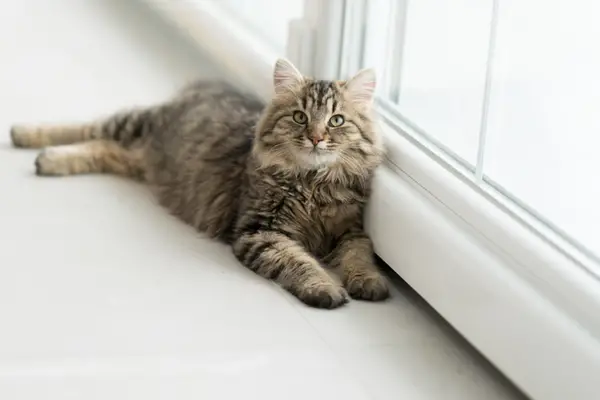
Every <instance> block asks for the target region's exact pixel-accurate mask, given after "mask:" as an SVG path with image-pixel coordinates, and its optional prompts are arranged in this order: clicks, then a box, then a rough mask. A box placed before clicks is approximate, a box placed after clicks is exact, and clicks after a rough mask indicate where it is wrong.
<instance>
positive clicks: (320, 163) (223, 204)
mask: <svg viewBox="0 0 600 400" xmlns="http://www.w3.org/2000/svg"><path fill="white" fill-rule="evenodd" d="M273 82H274V95H273V98H272V100H271V101H270V102H269V103H268V104H264V103H263V102H262V101H260V100H259V99H258V98H255V97H253V96H252V95H249V94H247V93H244V92H242V91H240V90H238V89H236V88H235V87H233V86H232V85H230V84H227V83H225V82H217V81H206V82H196V83H193V84H192V85H189V86H188V87H186V88H184V89H183V90H181V91H180V92H179V93H178V94H177V95H176V96H174V97H173V98H172V99H171V100H169V101H166V102H164V103H162V104H158V105H155V106H151V107H147V108H141V109H134V110H130V111H123V112H120V113H117V114H115V115H113V116H110V117H108V118H106V119H103V120H99V121H98V122H94V123H86V124H69V125H61V124H57V125H48V126H44V125H41V126H35V125H31V126H28V125H17V126H13V127H12V128H11V132H10V133H11V139H12V143H13V145H14V146H16V147H23V148H44V149H43V150H42V151H41V152H40V153H39V155H38V156H37V158H36V160H35V168H36V173H37V174H38V175H41V176H63V175H72V174H84V173H112V174H118V175H122V176H126V177H130V178H134V179H138V180H141V181H144V182H146V183H148V185H149V186H150V187H151V188H152V190H153V191H154V192H155V193H156V195H157V197H158V200H159V202H160V203H161V204H162V205H163V206H165V207H166V208H167V209H169V210H170V211H171V212H172V213H173V214H174V215H176V216H178V217H179V218H181V219H182V220H183V221H185V222H186V223H188V224H190V225H192V226H193V227H195V228H196V229H198V230H199V231H202V232H205V233H206V234H207V235H208V236H210V237H212V238H216V239H219V240H221V241H224V242H226V243H228V244H230V245H231V247H232V249H233V253H234V254H235V256H236V257H237V259H239V261H240V262H241V263H242V264H243V265H245V266H246V267H247V268H249V269H251V270H252V271H254V272H256V273H257V274H259V275H261V276H263V277H265V278H267V279H272V280H273V281H275V282H277V283H278V284H279V285H281V286H282V287H283V288H285V289H286V290H288V291H289V292H290V293H292V294H293V295H295V296H296V297H298V298H299V299H300V300H301V301H303V302H304V303H306V304H307V305H309V306H314V307H319V308H329V309H331V308H336V307H339V306H342V305H343V304H345V303H347V302H348V301H349V298H350V297H352V298H355V299H363V300H372V301H379V300H384V299H385V298H387V297H388V295H389V289H388V283H387V280H386V279H385V278H384V277H383V276H382V274H381V273H380V271H379V270H378V268H377V266H376V264H375V261H374V254H373V245H372V243H371V240H370V238H369V237H368V235H367V234H366V233H365V231H364V229H363V213H364V208H365V204H366V203H367V200H368V198H369V195H370V191H371V181H372V178H373V174H374V171H375V169H376V168H377V166H378V165H379V164H380V163H381V160H382V157H383V149H382V144H381V138H380V137H379V134H378V132H377V129H376V125H375V122H374V120H373V116H372V103H373V95H374V89H375V73H374V71H373V70H371V69H365V70H362V71H360V72H359V73H357V74H356V75H355V76H354V77H352V78H351V79H349V80H347V81H324V80H315V79H312V78H309V77H305V76H303V75H302V74H301V73H300V72H298V70H297V69H296V68H295V67H294V65H293V64H292V63H290V62H289V61H287V60H285V59H280V60H277V62H276V64H275V68H274V74H273ZM329 272H331V274H330V273H329Z"/></svg>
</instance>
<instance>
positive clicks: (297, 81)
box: [273, 58, 304, 94]
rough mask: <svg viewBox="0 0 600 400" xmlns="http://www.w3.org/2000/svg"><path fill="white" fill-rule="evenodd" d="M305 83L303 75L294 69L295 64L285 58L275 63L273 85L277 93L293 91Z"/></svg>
mask: <svg viewBox="0 0 600 400" xmlns="http://www.w3.org/2000/svg"><path fill="white" fill-rule="evenodd" d="M303 82H304V77H303V76H302V74H301V73H300V72H299V71H298V70H297V69H296V67H294V64H292V63H291V62H289V61H288V60H286V59H284V58H280V59H278V60H277V62H276V63H275V70H274V71H273V84H274V85H275V93H277V94H281V93H285V92H286V91H289V90H293V89H294V88H296V87H298V86H299V85H301V84H302V83H303Z"/></svg>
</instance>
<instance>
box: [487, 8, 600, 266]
mask: <svg viewBox="0 0 600 400" xmlns="http://www.w3.org/2000/svg"><path fill="white" fill-rule="evenodd" d="M498 17H499V19H498V31H497V45H496V51H495V63H494V79H493V83H492V92H491V99H490V114H489V127H488V136H487V146H486V153H485V164H484V172H485V174H486V175H487V176H489V177H490V179H492V180H493V181H495V182H498V184H500V185H501V186H503V187H504V188H505V189H506V190H507V191H508V192H509V193H510V194H511V195H514V196H515V197H517V198H519V199H521V200H522V201H523V202H525V203H526V204H528V205H529V206H531V207H532V208H533V209H535V210H536V212H539V213H540V214H541V215H542V216H544V217H546V218H548V219H549V220H550V221H551V222H553V223H554V224H556V225H557V226H558V227H559V228H561V229H563V230H564V231H566V232H567V233H568V234H570V235H572V236H573V237H574V238H575V239H576V240H578V241H579V242H581V243H582V244H584V245H586V246H587V247H588V248H591V249H593V250H594V251H595V252H596V254H600V237H599V234H598V232H599V227H600V179H598V176H599V175H600V155H599V154H598V151H599V150H598V149H599V148H600V117H599V116H600V112H599V110H600V79H599V78H598V74H599V71H600V47H598V39H599V38H600V24H599V23H598V21H600V3H598V2H597V1H596V0H574V1H570V2H559V1H556V2H555V1H547V0H502V1H500V3H499V13H498Z"/></svg>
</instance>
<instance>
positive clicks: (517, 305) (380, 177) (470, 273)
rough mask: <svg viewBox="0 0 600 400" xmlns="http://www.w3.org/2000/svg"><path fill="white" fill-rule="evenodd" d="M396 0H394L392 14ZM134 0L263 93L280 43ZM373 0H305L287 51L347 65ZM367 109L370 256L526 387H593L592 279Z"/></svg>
mask: <svg viewBox="0 0 600 400" xmlns="http://www.w3.org/2000/svg"><path fill="white" fill-rule="evenodd" d="M249 1H251V0H249ZM381 1H386V0H381ZM407 1H408V0H396V3H397V4H396V6H397V7H398V8H397V12H396V14H394V15H396V16H397V18H399V20H401V17H402V15H401V13H402V7H403V5H405V4H406V2H407ZM144 2H145V3H148V4H149V5H151V6H152V7H153V8H154V9H155V10H157V11H158V12H159V13H160V14H161V15H163V16H165V17H166V18H167V19H168V20H169V21H171V22H173V23H174V24H175V25H176V26H178V27H179V28H180V29H181V30H182V32H185V33H186V34H187V35H189V37H190V38H191V39H192V40H194V41H195V42H196V43H197V44H198V45H199V47H200V48H201V49H202V50H203V51H205V52H206V54H207V55H208V56H210V57H211V58H213V59H214V60H215V61H216V62H218V63H219V64H221V65H222V66H223V67H224V71H226V72H227V74H228V75H229V76H231V77H235V78H236V79H238V81H239V82H240V83H241V84H243V85H245V86H246V87H248V88H250V89H253V90H255V92H256V93H258V94H259V95H261V96H264V98H265V99H268V98H270V96H271V90H272V89H271V82H272V79H271V74H272V67H273V64H274V61H275V59H276V58H277V57H278V56H281V55H280V54H276V53H275V52H273V50H272V49H269V48H268V47H266V46H265V45H264V43H262V42H261V41H260V40H257V38H256V35H253V34H252V32H248V31H247V30H246V29H245V27H244V26H240V24H236V23H235V22H233V21H231V19H230V17H229V16H228V15H227V13H224V12H223V10H222V9H221V8H220V6H219V4H218V1H206V0H204V1H190V0H180V1H176V0H173V1H159V0H144ZM377 3H378V0H369V1H368V2H367V1H366V0H328V1H319V0H306V1H305V7H306V8H305V17H304V18H303V19H301V20H297V21H292V22H291V23H290V40H289V45H288V49H287V51H288V56H289V58H290V59H291V60H292V61H293V62H295V63H296V64H297V65H299V66H300V68H301V69H302V70H303V72H305V73H307V74H314V75H315V76H318V77H321V78H333V77H343V76H347V75H348V74H350V73H352V72H354V71H355V70H356V69H357V68H358V67H359V66H360V60H359V59H358V58H357V57H356V56H351V55H350V56H349V54H351V52H348V51H346V50H347V46H350V45H351V43H352V41H353V40H354V41H355V40H361V38H360V37H357V36H356V35H360V32H361V30H360V29H358V26H359V25H360V24H364V23H374V22H373V21H370V20H368V17H369V15H371V16H373V13H372V10H373V8H372V7H374V6H375V5H376V4H377ZM367 7H371V14H369V12H366V13H365V10H366V9H367ZM398 10H399V11H398ZM404 10H405V8H404ZM342 16H343V17H344V18H341V17H342ZM375 22H376V21H375ZM398 29H399V30H398V37H396V38H395V40H396V41H398V39H402V37H401V36H402V27H398ZM367 40H368V38H367ZM342 56H347V57H345V58H343V57H342ZM400 72H401V71H396V73H400ZM383 83H384V84H385V82H383ZM379 111H380V113H381V117H382V133H383V135H384V139H385V141H386V146H387V151H388V160H387V162H386V164H385V165H384V166H382V168H380V170H379V172H378V174H377V177H376V180H375V190H374V193H373V197H372V200H371V202H370V206H369V208H368V212H367V216H366V223H367V229H368V231H369V233H370V235H371V236H372V238H373V241H374V243H375V247H376V251H377V253H378V254H379V256H380V257H381V258H382V259H383V260H384V261H385V262H386V263H387V264H389V265H390V267H391V268H393V269H394V270H395V271H396V272H397V273H398V274H399V275H400V276H401V277H402V278H403V279H405V280H406V281H407V282H408V283H409V284H410V285H411V286H412V287H413V288H414V289H415V290H416V291H417V292H418V293H419V294H420V295H421V296H423V297H424V298H425V300H427V302H428V303H429V304H430V305H431V306H432V307H434V308H435V309H436V310H437V311H438V312H439V313H440V314H441V315H442V316H443V317H444V318H445V319H446V320H447V321H449V322H450V323H451V324H452V325H453V326H454V328H455V329H457V330H458V331H459V332H460V333H461V334H462V335H463V336H464V337H465V338H466V339H467V340H469V342H471V343H472V344H473V345H474V346H475V347H476V348H477V349H478V350H479V351H480V352H481V353H482V354H483V355H485V356H486V357H487V358H488V359H489V360H490V361H491V362H492V363H494V364H495V365H496V366H497V367H498V368H499V369H500V370H501V371H502V372H503V373H504V374H505V375H506V376H507V377H508V378H510V379H511V380H512V381H513V382H514V383H515V384H516V385H517V386H519V387H520V388H521V389H522V390H523V391H524V392H525V393H527V394H528V395H529V396H531V397H532V398H535V399H557V400H565V399H593V398H598V396H599V393H600V379H598V377H599V376H600V312H598V311H599V310H600V283H599V282H598V280H597V279H596V278H595V277H593V276H592V275H591V274H590V273H589V272H588V271H586V270H585V269H584V268H582V267H581V263H580V262H579V261H578V260H577V259H574V258H573V257H569V256H568V255H569V254H568V253H567V252H565V251H561V248H560V247H557V246H555V245H552V244H551V243H550V242H549V241H548V240H544V239H543V238H542V237H541V236H540V235H539V234H537V233H536V232H535V231H534V230H533V229H531V225H530V224H529V223H528V221H526V218H527V216H526V215H524V214H522V213H521V212H520V210H519V209H518V208H511V206H510V205H509V204H507V203H505V202H503V200H502V196H501V195H499V194H498V193H497V192H495V191H494V190H493V188H490V187H486V186H481V185H478V182H477V181H476V180H471V179H468V178H465V176H467V175H463V174H461V173H460V168H461V165H457V164H456V163H455V161H454V160H453V159H452V158H451V157H447V156H446V155H445V154H444V153H441V152H439V151H438V148H437V147H436V144H435V143H432V142H430V141H428V140H426V138H424V137H422V136H420V135H418V134H415V132H414V129H413V127H411V126H409V125H407V124H406V123H405V122H403V121H401V120H398V119H397V118H396V116H395V115H394V114H393V113H390V112H388V111H387V110H385V109H384V108H381V109H380V110H379ZM374 307H376V305H374Z"/></svg>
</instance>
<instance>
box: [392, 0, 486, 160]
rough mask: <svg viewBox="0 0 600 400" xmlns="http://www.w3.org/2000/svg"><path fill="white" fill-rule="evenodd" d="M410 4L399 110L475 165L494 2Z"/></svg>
mask: <svg viewBox="0 0 600 400" xmlns="http://www.w3.org/2000/svg"><path fill="white" fill-rule="evenodd" d="M407 4H408V7H407V10H406V29H405V38H404V50H403V56H402V60H401V71H400V89H399V90H400V100H399V103H398V104H399V109H400V111H401V113H402V114H403V115H404V116H406V117H407V118H408V119H410V120H411V121H412V122H414V123H415V124H416V125H418V126H419V127H420V128H422V129H423V130H425V131H426V132H427V133H428V134H429V135H431V136H433V138H435V139H437V140H438V141H439V142H441V143H442V144H443V145H444V146H446V147H448V148H449V149H450V150H451V151H452V152H454V153H456V154H458V156H460V157H461V158H463V159H464V160H465V161H467V162H468V163H470V164H473V165H474V164H475V162H476V158H477V143H478V137H479V129H480V124H481V122H480V117H481V110H482V99H483V90H484V84H485V73H486V70H485V68H486V61H487V49H488V40H489V30H490V20H491V13H492V11H491V10H492V7H491V6H492V1H491V0H419V1H408V2H407Z"/></svg>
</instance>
